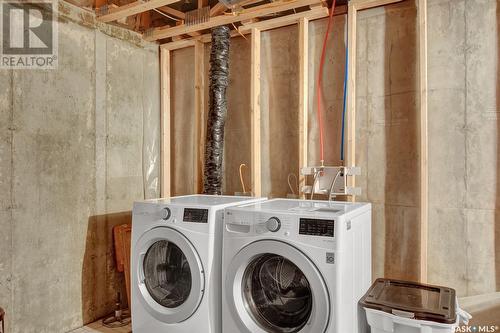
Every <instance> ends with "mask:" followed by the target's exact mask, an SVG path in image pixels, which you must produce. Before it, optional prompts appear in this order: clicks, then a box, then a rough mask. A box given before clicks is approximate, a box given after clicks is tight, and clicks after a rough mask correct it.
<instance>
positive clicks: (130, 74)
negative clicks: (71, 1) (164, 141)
mask: <svg viewBox="0 0 500 333" xmlns="http://www.w3.org/2000/svg"><path fill="white" fill-rule="evenodd" d="M60 15H61V16H60V19H59V68H58V69H57V70H47V71H31V70H19V71H12V70H2V71H0V127H1V128H0V138H1V139H0V230H1V232H0V306H2V307H4V308H5V309H6V311H7V317H6V324H7V333H55V332H67V331H69V330H71V329H74V328H77V327H79V326H82V325H83V324H84V323H87V322H90V321H93V320H95V319H97V318H99V317H102V316H104V315H106V314H108V313H110V312H111V311H112V310H113V304H114V299H115V295H116V292H118V291H122V295H125V293H124V289H123V277H122V274H118V273H116V272H115V262H114V257H113V256H114V252H113V243H112V233H111V232H112V227H113V226H114V225H117V224H121V223H130V219H131V214H130V209H131V207H132V202H133V201H134V200H138V199H143V198H144V197H156V196H157V195H158V170H159V165H158V161H159V158H158V157H159V156H158V154H159V149H158V148H159V109H160V108H159V68H158V67H159V64H158V47H157V45H153V44H143V43H142V42H141V40H140V37H139V36H138V35H134V34H131V33H130V32H126V31H123V30H121V29H118V28H110V27H109V26H101V25H98V24H96V23H95V22H94V21H93V16H92V14H90V13H88V12H83V11H81V10H79V9H77V8H76V7H73V6H71V5H68V4H65V3H61V4H60Z"/></svg>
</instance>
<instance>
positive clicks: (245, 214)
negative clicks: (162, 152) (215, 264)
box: [222, 199, 371, 333]
mask: <svg viewBox="0 0 500 333" xmlns="http://www.w3.org/2000/svg"><path fill="white" fill-rule="evenodd" d="M225 215H226V217H225V219H224V237H223V240H224V246H223V249H224V250H223V263H222V267H223V272H224V280H223V283H224V285H223V288H222V290H223V297H222V304H223V305H222V310H223V312H222V313H223V332H224V333H234V332H240V333H264V332H272V333H291V332H300V333H357V332H358V329H360V327H359V324H358V320H359V318H358V312H360V310H359V307H358V301H359V299H360V298H361V297H362V296H363V294H364V293H365V292H366V290H367V289H368V288H369V287H370V284H371V205H370V204H364V203H347V202H328V201H307V200H287V199H275V200H269V201H265V202H261V203H255V204H250V205H245V206H241V207H237V208H228V209H226V210H225ZM359 332H361V330H360V331H359Z"/></svg>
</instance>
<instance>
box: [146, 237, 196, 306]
mask: <svg viewBox="0 0 500 333" xmlns="http://www.w3.org/2000/svg"><path fill="white" fill-rule="evenodd" d="M144 277H145V285H146V288H147V290H148V292H149V294H150V295H151V297H152V298H153V299H154V300H155V301H156V302H157V303H159V304H160V305H162V306H164V307H167V308H175V307H178V306H179V305H181V304H182V303H184V302H185V301H186V299H187V298H188V296H189V293H190V292H191V269H190V267H189V263H188V261H187V259H186V256H185V255H184V253H182V251H181V249H179V247H178V246H177V245H175V244H174V243H172V242H169V241H166V240H161V241H158V242H156V243H153V245H151V247H150V248H149V249H148V251H147V252H146V255H145V257H144Z"/></svg>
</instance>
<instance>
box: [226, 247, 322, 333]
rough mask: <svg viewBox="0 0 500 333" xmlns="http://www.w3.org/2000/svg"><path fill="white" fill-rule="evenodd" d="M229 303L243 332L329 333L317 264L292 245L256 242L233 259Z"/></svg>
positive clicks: (230, 272) (228, 276) (228, 282)
mask: <svg viewBox="0 0 500 333" xmlns="http://www.w3.org/2000/svg"><path fill="white" fill-rule="evenodd" d="M226 283H227V284H226V286H227V287H228V292H227V294H226V295H227V297H228V299H227V302H228V303H229V304H230V305H231V306H230V308H231V315H232V316H233V317H234V319H235V320H236V321H237V322H239V323H240V325H241V327H240V331H241V332H252V333H255V332H273V333H274V332H276V333H292V332H311V333H313V332H314V333H320V332H325V330H326V327H327V326H328V321H329V314H330V302H329V297H328V290H327V288H326V285H325V282H324V281H323V278H322V277H321V274H320V273H319V271H318V269H317V268H316V266H315V265H314V263H313V262H312V261H311V260H309V258H307V256H306V255H305V254H304V253H302V252H301V251H299V250H298V249H297V248H295V247H293V246H292V245H290V244H287V243H284V242H281V241H275V240H263V241H257V242H254V243H251V244H249V245H248V246H246V247H244V248H243V249H242V250H241V251H240V252H238V254H237V255H236V256H234V258H233V259H232V261H231V263H230V265H229V267H228V272H227V279H226Z"/></svg>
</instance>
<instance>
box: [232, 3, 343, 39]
mask: <svg viewBox="0 0 500 333" xmlns="http://www.w3.org/2000/svg"><path fill="white" fill-rule="evenodd" d="M328 13H329V12H328V8H326V7H321V6H318V7H313V8H311V9H310V10H308V11H305V12H300V13H296V14H291V15H286V16H280V17H277V18H273V19H269V20H265V21H260V22H255V23H248V24H243V25H242V26H241V27H239V28H238V30H239V31H240V32H241V33H248V32H250V31H251V30H252V29H253V28H256V29H259V30H261V31H264V30H270V29H276V28H279V27H284V26H287V25H292V24H297V23H298V22H299V21H300V20H301V19H307V20H309V21H312V20H317V19H321V18H324V17H327V16H328ZM346 13H347V6H340V7H337V8H336V9H335V12H334V15H344V14H346Z"/></svg>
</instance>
